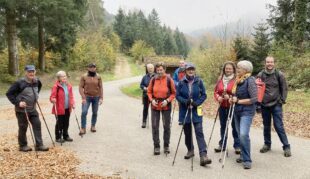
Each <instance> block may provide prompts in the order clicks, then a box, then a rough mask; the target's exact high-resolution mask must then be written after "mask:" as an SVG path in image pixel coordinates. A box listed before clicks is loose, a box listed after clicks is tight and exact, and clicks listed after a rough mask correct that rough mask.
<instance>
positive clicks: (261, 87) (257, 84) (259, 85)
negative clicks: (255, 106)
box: [255, 78, 266, 103]
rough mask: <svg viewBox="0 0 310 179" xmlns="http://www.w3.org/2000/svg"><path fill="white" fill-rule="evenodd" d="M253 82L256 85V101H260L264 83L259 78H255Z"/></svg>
mask: <svg viewBox="0 0 310 179" xmlns="http://www.w3.org/2000/svg"><path fill="white" fill-rule="evenodd" d="M255 83H256V86H257V102H259V103H261V102H262V101H263V98H264V95H265V90H266V84H265V83H264V82H263V81H262V79H260V78H256V80H255Z"/></svg>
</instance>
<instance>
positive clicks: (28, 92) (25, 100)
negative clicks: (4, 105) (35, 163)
mask: <svg viewBox="0 0 310 179" xmlns="http://www.w3.org/2000/svg"><path fill="white" fill-rule="evenodd" d="M25 72H26V74H25V77H24V78H21V79H19V80H17V81H16V82H15V83H14V84H13V85H12V86H11V87H10V89H9V90H8V91H7V93H6V96H7V97H8V99H9V100H10V101H11V103H12V104H14V105H15V114H16V117H17V121H18V144H19V150H20V151H23V152H28V151H31V150H32V149H31V148H30V147H29V146H28V145H27V137H26V132H27V128H28V121H27V120H28V119H27V115H28V117H29V121H30V123H31V126H32V128H33V133H34V138H35V143H36V144H35V150H37V151H48V147H45V146H44V145H43V141H42V134H41V122H40V119H39V114H38V112H37V110H36V103H37V100H38V98H39V92H40V90H41V86H42V84H41V82H40V80H39V79H38V78H37V77H36V76H35V74H36V70H35V67H34V66H33V65H27V66H26V67H25Z"/></svg>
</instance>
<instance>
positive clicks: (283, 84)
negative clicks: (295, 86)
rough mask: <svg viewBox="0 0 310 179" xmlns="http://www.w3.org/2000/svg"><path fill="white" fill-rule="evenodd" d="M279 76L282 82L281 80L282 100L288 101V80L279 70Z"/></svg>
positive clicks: (283, 101)
mask: <svg viewBox="0 0 310 179" xmlns="http://www.w3.org/2000/svg"><path fill="white" fill-rule="evenodd" d="M279 78H280V82H281V84H280V85H281V86H280V88H281V90H280V92H281V101H282V103H285V101H286V98H287V92H288V86H287V82H286V79H285V76H284V74H283V73H282V72H279Z"/></svg>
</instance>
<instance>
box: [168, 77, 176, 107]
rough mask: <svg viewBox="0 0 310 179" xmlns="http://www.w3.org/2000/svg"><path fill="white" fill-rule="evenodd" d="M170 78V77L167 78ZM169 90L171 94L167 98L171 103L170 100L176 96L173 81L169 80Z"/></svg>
mask: <svg viewBox="0 0 310 179" xmlns="http://www.w3.org/2000/svg"><path fill="white" fill-rule="evenodd" d="M169 78H170V77H169ZM170 88H171V89H170V90H171V94H170V96H169V98H168V100H169V102H171V101H172V100H174V98H175V96H176V89H175V85H174V82H173V80H170Z"/></svg>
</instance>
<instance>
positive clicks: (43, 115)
mask: <svg viewBox="0 0 310 179" xmlns="http://www.w3.org/2000/svg"><path fill="white" fill-rule="evenodd" d="M37 105H38V107H39V110H40V113H41V115H42V118H43V121H44V123H45V126H46V129H47V131H48V134H49V135H50V138H51V140H52V143H53V146H54V147H55V142H54V140H53V138H52V135H51V132H50V130H49V128H48V126H47V123H46V120H45V117H44V115H43V112H42V109H41V106H40V104H39V102H38V101H37Z"/></svg>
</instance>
